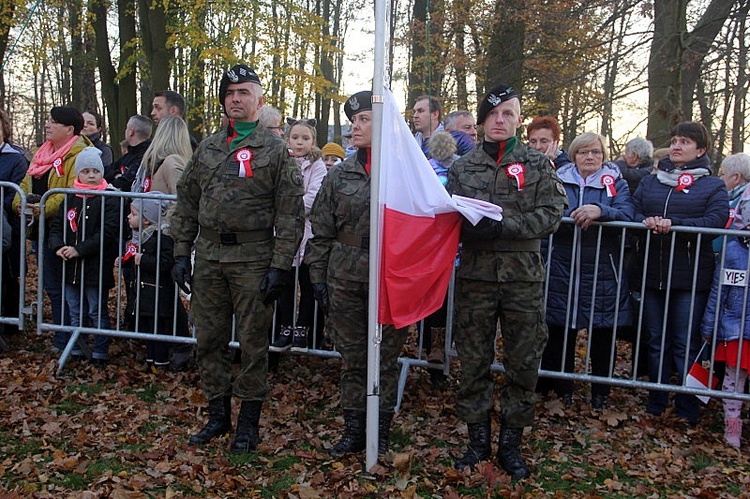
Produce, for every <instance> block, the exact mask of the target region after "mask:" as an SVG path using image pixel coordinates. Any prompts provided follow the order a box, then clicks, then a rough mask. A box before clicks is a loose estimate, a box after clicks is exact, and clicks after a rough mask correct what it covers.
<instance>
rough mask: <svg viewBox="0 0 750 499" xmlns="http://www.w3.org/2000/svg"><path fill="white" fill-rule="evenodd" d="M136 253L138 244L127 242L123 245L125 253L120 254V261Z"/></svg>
mask: <svg viewBox="0 0 750 499" xmlns="http://www.w3.org/2000/svg"><path fill="white" fill-rule="evenodd" d="M136 253H138V245H137V244H135V243H134V242H129V243H128V244H127V245H126V246H125V254H124V255H122V261H123V262H127V261H128V260H130V259H131V258H133V256H134V255H135V254H136Z"/></svg>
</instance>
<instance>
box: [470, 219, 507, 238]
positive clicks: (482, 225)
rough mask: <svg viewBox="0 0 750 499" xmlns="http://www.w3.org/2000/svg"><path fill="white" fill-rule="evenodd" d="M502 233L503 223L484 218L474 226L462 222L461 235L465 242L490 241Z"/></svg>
mask: <svg viewBox="0 0 750 499" xmlns="http://www.w3.org/2000/svg"><path fill="white" fill-rule="evenodd" d="M502 233H503V222H502V221H500V222H498V221H497V220H493V219H491V218H487V217H484V218H482V219H481V220H480V221H479V223H477V224H476V225H471V222H469V221H468V220H464V223H463V227H462V228H461V235H462V237H463V239H464V240H466V241H491V240H493V239H497V238H498V237H500V234H502Z"/></svg>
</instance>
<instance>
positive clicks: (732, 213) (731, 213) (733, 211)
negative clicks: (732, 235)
mask: <svg viewBox="0 0 750 499" xmlns="http://www.w3.org/2000/svg"><path fill="white" fill-rule="evenodd" d="M735 216H737V208H729V219H728V220H727V224H726V225H725V226H724V228H725V229H731V228H732V223H734V217H735Z"/></svg>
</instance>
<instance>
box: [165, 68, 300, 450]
mask: <svg viewBox="0 0 750 499" xmlns="http://www.w3.org/2000/svg"><path fill="white" fill-rule="evenodd" d="M219 100H220V101H221V104H222V106H224V109H225V111H226V113H227V116H229V119H230V122H229V126H228V128H227V129H225V130H222V131H220V132H218V133H216V134H214V135H212V136H211V137H209V138H207V139H206V140H204V141H203V142H202V143H201V144H200V146H199V147H198V149H197V150H196V152H195V154H194V155H193V158H192V160H191V161H190V163H189V164H188V165H187V167H186V168H185V172H184V174H183V175H182V178H181V179H180V182H179V183H178V185H177V204H176V206H175V211H174V215H173V216H172V222H171V224H172V237H173V238H174V240H175V248H174V256H175V266H174V268H173V271H172V275H173V277H174V279H175V281H176V282H177V283H178V285H180V287H181V288H182V289H183V290H185V291H186V292H189V287H188V286H190V285H191V284H192V291H193V296H192V313H193V320H194V322H195V330H196V336H197V340H198V347H197V360H198V365H199V368H200V375H201V382H202V383H203V391H204V393H205V395H206V399H207V400H208V415H209V420H208V424H206V426H205V427H204V428H203V429H202V430H201V431H200V432H198V433H197V434H196V435H193V436H192V437H191V438H190V444H191V445H202V444H205V443H207V442H208V441H210V440H211V439H213V438H215V437H218V436H221V435H224V434H226V433H229V432H230V431H231V407H232V406H231V400H232V399H231V397H232V395H234V396H236V397H237V398H239V399H240V401H241V404H240V413H239V417H238V419H237V434H236V437H235V439H234V442H233V443H232V451H233V452H235V453H246V452H249V451H250V450H253V449H254V448H255V447H256V446H257V444H258V442H259V440H260V437H259V434H258V422H259V419H260V411H261V407H262V404H263V401H264V400H265V399H266V397H267V393H268V383H267V380H266V371H267V363H268V329H269V327H270V326H271V320H272V312H273V308H272V305H273V302H274V301H275V300H276V298H277V297H278V296H279V294H280V292H281V290H282V289H283V286H284V282H285V281H284V279H285V275H286V273H287V272H288V271H289V269H290V267H291V264H292V258H294V254H295V253H296V251H297V247H298V246H299V243H300V240H301V238H302V232H303V229H304V211H303V205H302V194H303V188H302V174H301V173H300V170H299V168H298V167H297V163H296V162H295V161H294V159H293V158H291V157H290V156H289V153H288V151H287V147H286V144H285V143H284V141H282V140H281V139H279V138H278V137H276V136H275V135H273V134H272V133H270V132H269V131H268V130H267V129H266V128H264V127H263V126H258V110H259V109H260V107H261V106H262V105H263V90H262V88H261V85H260V79H259V78H258V76H257V75H256V74H255V72H253V71H252V70H251V69H250V68H248V67H247V66H245V65H244V64H239V65H236V66H234V67H233V68H231V69H230V70H229V71H227V72H226V73H225V74H224V75H223V77H222V79H221V83H220V86H219ZM193 246H194V247H195V272H194V273H193V274H192V278H191V273H192V272H191V271H192V268H191V261H190V251H191V249H192V248H193ZM233 315H234V316H235V319H236V330H237V337H238V340H239V343H240V348H241V351H242V365H241V367H240V371H239V373H238V375H237V377H236V378H235V380H234V383H233V384H232V379H231V378H232V365H231V363H232V358H233V352H232V351H231V350H230V348H229V346H228V343H229V341H230V340H231V334H232V316H233Z"/></svg>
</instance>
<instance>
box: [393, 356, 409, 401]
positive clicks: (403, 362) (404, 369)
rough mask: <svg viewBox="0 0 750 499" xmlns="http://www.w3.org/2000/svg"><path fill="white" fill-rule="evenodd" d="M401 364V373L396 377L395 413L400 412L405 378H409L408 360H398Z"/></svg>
mask: <svg viewBox="0 0 750 499" xmlns="http://www.w3.org/2000/svg"><path fill="white" fill-rule="evenodd" d="M398 361H399V363H400V364H401V373H400V374H399V376H398V393H397V395H396V412H398V411H400V410H401V400H402V399H403V398H404V389H406V378H407V377H409V367H410V364H411V363H410V362H409V360H408V359H405V358H403V357H402V358H399V359H398Z"/></svg>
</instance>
